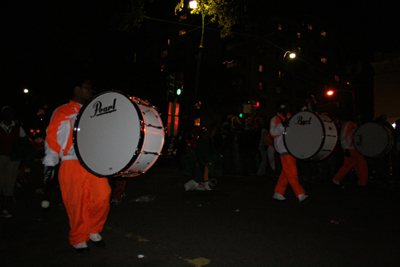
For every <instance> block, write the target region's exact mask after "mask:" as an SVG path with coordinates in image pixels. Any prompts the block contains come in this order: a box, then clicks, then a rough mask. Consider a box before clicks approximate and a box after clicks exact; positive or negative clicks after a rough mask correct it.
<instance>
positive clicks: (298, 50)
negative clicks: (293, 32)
mask: <svg viewBox="0 0 400 267" xmlns="http://www.w3.org/2000/svg"><path fill="white" fill-rule="evenodd" d="M297 53H298V54H300V53H301V47H300V46H299V47H297Z"/></svg>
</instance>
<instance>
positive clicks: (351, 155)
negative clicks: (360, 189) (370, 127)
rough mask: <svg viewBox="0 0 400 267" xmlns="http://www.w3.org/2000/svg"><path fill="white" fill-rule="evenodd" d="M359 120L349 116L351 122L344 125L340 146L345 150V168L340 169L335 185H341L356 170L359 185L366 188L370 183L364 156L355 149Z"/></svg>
mask: <svg viewBox="0 0 400 267" xmlns="http://www.w3.org/2000/svg"><path fill="white" fill-rule="evenodd" d="M356 121H357V118H356V116H355V115H354V114H352V115H350V116H349V120H348V121H346V122H345V123H343V125H342V128H341V132H340V144H341V146H342V148H343V150H344V162H343V166H342V167H341V168H340V169H339V171H338V172H337V174H336V175H335V177H334V178H333V180H332V181H333V183H334V184H335V185H340V182H341V181H342V180H343V179H344V177H345V176H346V175H347V174H348V173H349V172H350V171H351V169H353V168H354V170H355V171H356V174H357V177H358V185H360V186H365V185H367V181H368V166H367V161H366V160H365V158H364V156H363V155H361V154H360V153H359V152H358V151H357V150H356V149H355V147H354V132H355V131H356V129H357V127H358V126H357V123H356Z"/></svg>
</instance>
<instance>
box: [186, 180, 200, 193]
mask: <svg viewBox="0 0 400 267" xmlns="http://www.w3.org/2000/svg"><path fill="white" fill-rule="evenodd" d="M198 186H199V184H198V183H196V182H195V181H194V180H190V181H189V182H187V183H186V184H185V190H186V191H190V190H196V189H197V188H198Z"/></svg>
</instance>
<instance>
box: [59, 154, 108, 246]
mask: <svg viewBox="0 0 400 267" xmlns="http://www.w3.org/2000/svg"><path fill="white" fill-rule="evenodd" d="M59 181H60V190H61V194H62V198H63V202H64V205H65V208H66V210H67V214H68V218H69V224H70V227H71V230H70V232H69V242H70V244H71V245H77V244H79V243H82V242H85V241H88V240H89V239H90V233H93V234H96V233H100V232H101V231H102V230H103V227H104V224H105V222H106V220H107V216H108V213H109V211H110V194H111V188H110V185H109V183H108V180H107V179H106V178H100V177H97V176H95V175H93V174H91V173H89V172H88V171H87V170H85V169H84V168H83V167H82V165H81V164H80V163H79V161H78V160H65V161H63V162H62V163H61V166H60V171H59Z"/></svg>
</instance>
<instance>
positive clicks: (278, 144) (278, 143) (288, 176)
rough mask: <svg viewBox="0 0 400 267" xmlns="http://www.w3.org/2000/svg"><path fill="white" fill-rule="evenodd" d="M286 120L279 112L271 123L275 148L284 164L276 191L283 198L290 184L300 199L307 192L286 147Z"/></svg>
mask: <svg viewBox="0 0 400 267" xmlns="http://www.w3.org/2000/svg"><path fill="white" fill-rule="evenodd" d="M286 116H287V118H290V117H291V115H290V114H289V113H288V114H287V115H286ZM285 120H286V118H285V117H284V116H283V115H282V114H280V113H279V112H278V114H277V116H275V117H273V118H272V119H271V123H270V133H271V135H272V137H274V147H275V149H276V151H277V152H278V153H279V154H280V155H281V162H282V172H281V174H280V176H279V179H278V182H277V184H276V186H275V189H274V191H275V192H276V193H279V194H281V195H282V196H283V195H284V194H285V191H286V188H287V185H288V184H290V186H291V187H292V189H293V191H294V193H295V195H296V197H298V196H299V195H301V194H305V191H304V189H303V187H302V186H301V184H300V183H299V177H298V175H297V166H296V159H295V158H294V157H293V156H291V155H290V154H289V153H288V152H287V150H286V147H285V145H284V143H283V136H282V134H283V131H284V130H285V127H283V125H282V122H284V121H285Z"/></svg>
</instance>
